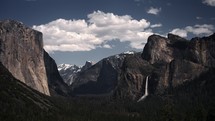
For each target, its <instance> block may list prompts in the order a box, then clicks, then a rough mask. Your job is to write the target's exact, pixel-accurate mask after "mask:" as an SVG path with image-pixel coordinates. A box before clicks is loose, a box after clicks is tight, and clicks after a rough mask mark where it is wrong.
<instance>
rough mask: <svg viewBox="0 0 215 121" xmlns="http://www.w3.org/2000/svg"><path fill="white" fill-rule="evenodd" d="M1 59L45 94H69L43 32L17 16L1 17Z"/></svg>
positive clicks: (14, 72) (27, 83)
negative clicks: (8, 18) (50, 53)
mask: <svg viewBox="0 0 215 121" xmlns="http://www.w3.org/2000/svg"><path fill="white" fill-rule="evenodd" d="M0 62H1V63H2V64H3V65H4V66H5V67H6V68H7V69H8V70H9V72H10V73H11V74H12V75H13V76H14V77H15V78H16V79H18V80H20V81H21V82H23V83H25V84H26V85H28V86H29V87H31V88H33V89H35V90H37V91H39V92H41V93H43V94H46V95H67V93H68V89H67V85H66V84H65V83H64V82H63V79H62V78H61V76H60V74H59V72H58V70H57V66H56V63H55V61H54V60H53V59H52V58H51V57H50V56H49V55H48V53H46V52H45V51H44V49H43V39H42V33H41V32H38V31H36V30H33V29H31V28H29V27H27V26H25V25H24V24H22V23H21V22H17V21H14V20H5V21H0Z"/></svg>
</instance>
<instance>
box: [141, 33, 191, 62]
mask: <svg viewBox="0 0 215 121" xmlns="http://www.w3.org/2000/svg"><path fill="white" fill-rule="evenodd" d="M188 43H189V41H188V40H186V39H183V38H181V37H179V36H177V35H173V34H168V38H165V37H161V36H159V35H152V36H150V37H149V38H148V42H147V44H146V45H145V47H144V50H143V53H142V58H143V59H145V60H147V61H149V62H150V63H151V64H154V63H163V62H165V63H169V62H171V61H172V60H173V59H175V58H178V59H183V58H184V53H185V50H186V49H187V48H188Z"/></svg>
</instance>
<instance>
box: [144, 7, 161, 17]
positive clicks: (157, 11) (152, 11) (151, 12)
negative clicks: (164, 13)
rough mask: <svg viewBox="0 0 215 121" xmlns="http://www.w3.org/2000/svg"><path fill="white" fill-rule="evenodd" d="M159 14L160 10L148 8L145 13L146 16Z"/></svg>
mask: <svg viewBox="0 0 215 121" xmlns="http://www.w3.org/2000/svg"><path fill="white" fill-rule="evenodd" d="M160 12H161V8H154V7H150V8H149V10H148V11H147V13H148V14H153V15H158V14H159V13H160Z"/></svg>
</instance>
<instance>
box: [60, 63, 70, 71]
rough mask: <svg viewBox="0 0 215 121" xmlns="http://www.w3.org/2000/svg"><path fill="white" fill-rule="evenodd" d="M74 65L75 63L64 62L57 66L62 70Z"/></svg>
mask: <svg viewBox="0 0 215 121" xmlns="http://www.w3.org/2000/svg"><path fill="white" fill-rule="evenodd" d="M72 66H74V65H70V64H64V63H63V64H60V65H58V66H57V68H58V71H61V70H67V69H69V68H71V67H72Z"/></svg>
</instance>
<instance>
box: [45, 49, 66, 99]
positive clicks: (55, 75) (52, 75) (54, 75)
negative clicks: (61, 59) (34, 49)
mask: <svg viewBox="0 0 215 121" xmlns="http://www.w3.org/2000/svg"><path fill="white" fill-rule="evenodd" d="M44 63H45V69H46V75H47V79H48V86H49V91H50V95H51V96H58V95H61V96H68V93H69V89H68V86H67V85H66V83H64V81H63V79H62V77H61V76H60V74H59V72H58V69H57V65H56V63H55V61H54V59H52V58H51V57H50V56H49V54H48V53H47V52H46V51H44Z"/></svg>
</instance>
